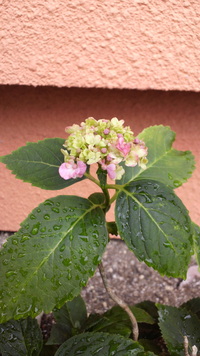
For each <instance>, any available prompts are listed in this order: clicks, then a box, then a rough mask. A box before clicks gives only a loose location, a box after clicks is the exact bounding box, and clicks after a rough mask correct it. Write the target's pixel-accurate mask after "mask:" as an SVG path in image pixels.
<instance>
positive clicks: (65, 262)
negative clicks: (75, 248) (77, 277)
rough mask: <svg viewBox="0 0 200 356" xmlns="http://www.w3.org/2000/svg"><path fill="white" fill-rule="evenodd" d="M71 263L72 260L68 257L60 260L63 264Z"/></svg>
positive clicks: (68, 264)
mask: <svg viewBox="0 0 200 356" xmlns="http://www.w3.org/2000/svg"><path fill="white" fill-rule="evenodd" d="M71 263H72V261H71V260H70V259H69V258H65V259H64V260H63V261H62V264H63V265H64V266H67V267H68V266H70V265H71Z"/></svg>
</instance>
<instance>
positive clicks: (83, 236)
mask: <svg viewBox="0 0 200 356" xmlns="http://www.w3.org/2000/svg"><path fill="white" fill-rule="evenodd" d="M79 237H80V239H81V240H83V241H85V242H88V240H89V237H88V236H85V235H79Z"/></svg>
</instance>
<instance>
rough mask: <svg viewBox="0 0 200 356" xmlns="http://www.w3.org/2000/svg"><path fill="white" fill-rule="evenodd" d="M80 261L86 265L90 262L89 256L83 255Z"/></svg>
mask: <svg viewBox="0 0 200 356" xmlns="http://www.w3.org/2000/svg"><path fill="white" fill-rule="evenodd" d="M80 263H81V264H82V265H83V266H85V265H86V264H87V263H88V257H87V256H85V257H84V256H81V258H80Z"/></svg>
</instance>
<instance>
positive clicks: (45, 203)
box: [44, 199, 54, 206]
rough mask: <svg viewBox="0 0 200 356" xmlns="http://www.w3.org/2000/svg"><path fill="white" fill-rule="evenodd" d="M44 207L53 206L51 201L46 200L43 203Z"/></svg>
mask: <svg viewBox="0 0 200 356" xmlns="http://www.w3.org/2000/svg"><path fill="white" fill-rule="evenodd" d="M44 205H51V206H52V205H54V202H53V201H52V200H49V199H48V200H46V201H45V202H44Z"/></svg>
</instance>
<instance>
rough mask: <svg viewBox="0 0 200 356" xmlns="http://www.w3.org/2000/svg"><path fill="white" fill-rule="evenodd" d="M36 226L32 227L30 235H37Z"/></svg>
mask: <svg viewBox="0 0 200 356" xmlns="http://www.w3.org/2000/svg"><path fill="white" fill-rule="evenodd" d="M38 230H39V229H38V224H37V225H34V226H33V228H32V230H31V234H32V235H37V233H38Z"/></svg>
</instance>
